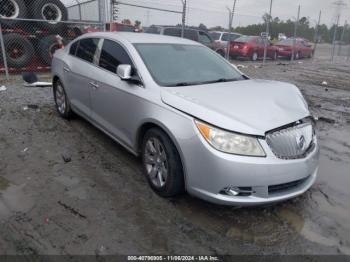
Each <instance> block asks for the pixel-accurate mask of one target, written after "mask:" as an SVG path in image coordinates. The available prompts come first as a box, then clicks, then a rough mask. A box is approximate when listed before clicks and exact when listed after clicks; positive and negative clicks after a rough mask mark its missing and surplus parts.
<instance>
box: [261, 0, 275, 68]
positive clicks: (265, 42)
mask: <svg viewBox="0 0 350 262" xmlns="http://www.w3.org/2000/svg"><path fill="white" fill-rule="evenodd" d="M272 2H273V0H270V12H269V17H268V20H267V21H266V39H264V40H265V41H264V44H265V46H264V59H263V66H264V65H265V62H266V55H267V44H268V42H269V35H270V19H271V18H272Z"/></svg>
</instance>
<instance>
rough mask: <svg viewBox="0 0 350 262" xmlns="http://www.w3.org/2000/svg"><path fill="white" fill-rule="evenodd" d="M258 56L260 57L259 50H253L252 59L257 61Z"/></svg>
mask: <svg viewBox="0 0 350 262" xmlns="http://www.w3.org/2000/svg"><path fill="white" fill-rule="evenodd" d="M258 58H259V55H258V53H257V52H253V54H252V61H254V62H255V61H257V60H258Z"/></svg>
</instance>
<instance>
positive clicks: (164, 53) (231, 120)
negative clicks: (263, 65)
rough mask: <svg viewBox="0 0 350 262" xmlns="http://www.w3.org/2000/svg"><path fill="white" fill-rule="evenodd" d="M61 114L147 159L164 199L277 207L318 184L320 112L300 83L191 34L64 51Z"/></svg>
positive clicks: (99, 36)
mask: <svg viewBox="0 0 350 262" xmlns="http://www.w3.org/2000/svg"><path fill="white" fill-rule="evenodd" d="M52 74H53V87H54V88H53V89H54V98H55V102H56V106H57V110H58V113H59V114H60V115H61V116H62V117H64V118H69V117H70V116H71V115H72V114H73V112H74V113H76V114H78V115H80V116H82V117H83V118H85V119H87V120H88V121H90V122H91V123H92V124H93V125H95V126H96V127H97V128H99V129H101V130H102V131H103V132H105V133H106V134H107V135H109V136H110V137H112V138H113V139H114V140H115V141H117V142H118V143H120V144H121V145H123V146H124V147H125V148H126V149H127V150H129V151H130V152H132V153H133V154H135V155H136V156H141V157H142V162H143V167H144V173H145V176H146V178H147V180H148V182H149V184H150V186H151V187H152V189H153V190H154V191H155V192H157V193H158V194H159V195H161V196H163V197H173V196H175V195H178V194H180V193H182V192H185V191H187V192H188V193H189V194H191V195H194V196H197V197H199V198H202V199H205V200H207V201H211V202H213V203H217V204H225V205H237V206H247V205H260V204H269V203H275V202H279V201H283V200H286V199H290V198H293V197H296V196H298V195H300V194H302V193H304V192H305V191H307V190H308V189H309V188H310V187H311V186H312V184H313V183H314V182H315V179H316V175H317V170H318V160H319V147H318V143H317V139H316V136H315V131H314V125H313V119H312V117H311V116H310V112H309V110H308V105H307V103H306V101H305V99H304V98H303V96H302V94H301V92H300V91H299V89H298V88H297V87H295V86H294V85H292V84H288V83H282V82H275V81H267V80H252V79H249V77H248V76H246V75H244V74H243V73H242V72H240V71H239V70H238V69H237V68H236V67H235V66H233V65H231V64H230V63H229V62H227V61H226V60H224V59H223V58H222V57H220V56H219V55H217V54H216V53H215V52H213V51H212V50H210V49H209V48H207V47H204V46H202V45H201V44H198V43H196V42H193V41H190V40H185V39H181V38H175V37H168V36H160V35H150V34H135V33H92V34H86V35H84V36H81V37H80V38H78V39H76V40H75V41H73V42H72V43H70V44H69V45H68V46H66V48H65V49H62V50H59V51H57V52H56V53H55V56H54V59H53V63H52Z"/></svg>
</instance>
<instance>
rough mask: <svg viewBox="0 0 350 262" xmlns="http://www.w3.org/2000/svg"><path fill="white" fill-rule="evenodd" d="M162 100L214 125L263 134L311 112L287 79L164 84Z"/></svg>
mask: <svg viewBox="0 0 350 262" xmlns="http://www.w3.org/2000/svg"><path fill="white" fill-rule="evenodd" d="M161 96H162V101H163V102H164V103H165V104H167V105H169V106H171V107H173V108H176V109H178V110H180V111H182V112H184V113H187V114H189V115H192V116H193V117H195V118H197V119H200V120H202V121H205V122H207V123H209V124H212V125H214V126H217V127H220V128H223V129H227V130H230V131H235V132H239V133H244V134H250V135H258V136H264V135H265V133H266V132H267V131H270V130H272V129H275V128H278V127H281V126H284V125H287V124H290V123H293V122H296V121H298V120H301V119H302V118H305V117H307V116H309V115H310V113H309V110H308V106H307V104H306V102H305V99H304V98H303V96H302V94H301V92H300V91H299V89H298V88H297V87H296V86H294V85H292V84H288V83H282V82H276V81H267V80H245V81H237V82H227V83H217V84H208V85H197V86H185V87H165V88H163V89H162V92H161Z"/></svg>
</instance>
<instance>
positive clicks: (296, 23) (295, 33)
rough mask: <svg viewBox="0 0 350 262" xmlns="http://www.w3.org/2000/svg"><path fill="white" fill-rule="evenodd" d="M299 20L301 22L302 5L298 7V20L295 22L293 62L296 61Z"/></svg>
mask: <svg viewBox="0 0 350 262" xmlns="http://www.w3.org/2000/svg"><path fill="white" fill-rule="evenodd" d="M299 20H300V5H299V6H298V15H297V20H296V21H295V25H294V38H293V48H292V57H291V62H293V61H294V56H295V45H296V43H297V31H298V25H299Z"/></svg>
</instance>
